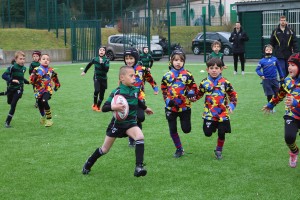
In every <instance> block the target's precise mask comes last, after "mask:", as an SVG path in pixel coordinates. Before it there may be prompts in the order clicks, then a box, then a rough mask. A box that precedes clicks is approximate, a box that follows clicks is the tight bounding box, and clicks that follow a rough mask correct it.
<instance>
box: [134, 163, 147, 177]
mask: <svg viewBox="0 0 300 200" xmlns="http://www.w3.org/2000/svg"><path fill="white" fill-rule="evenodd" d="M146 174H147V170H146V169H145V168H144V166H143V164H139V165H137V166H136V167H135V170H134V176H135V177H140V176H146Z"/></svg>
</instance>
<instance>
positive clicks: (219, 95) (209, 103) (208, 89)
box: [197, 75, 237, 122]
mask: <svg viewBox="0 0 300 200" xmlns="http://www.w3.org/2000/svg"><path fill="white" fill-rule="evenodd" d="M204 95H205V101H204V112H203V114H202V118H203V119H207V120H212V121H218V122H222V121H225V120H228V119H229V114H228V111H227V106H229V107H230V108H231V109H232V110H234V108H235V107H236V104H237V93H236V91H235V90H234V89H233V87H232V85H231V83H230V82H229V81H228V80H227V79H225V78H223V77H222V75H219V76H218V77H217V78H215V79H214V78H212V77H211V76H209V75H208V77H207V78H205V79H203V80H202V81H201V82H200V85H199V90H198V94H197V99H200V98H201V97H203V96H204ZM226 96H227V98H228V100H229V105H226V103H225V102H226Z"/></svg>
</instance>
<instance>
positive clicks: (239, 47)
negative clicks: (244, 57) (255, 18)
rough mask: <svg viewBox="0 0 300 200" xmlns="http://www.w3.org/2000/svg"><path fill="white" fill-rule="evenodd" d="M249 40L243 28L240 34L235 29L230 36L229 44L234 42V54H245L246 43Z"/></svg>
mask: <svg viewBox="0 0 300 200" xmlns="http://www.w3.org/2000/svg"><path fill="white" fill-rule="evenodd" d="M248 40H249V37H248V35H247V33H246V32H244V31H243V29H242V27H241V29H240V32H237V31H236V28H234V29H233V32H232V33H231V35H230V38H229V42H232V43H233V44H232V53H245V42H246V41H248Z"/></svg>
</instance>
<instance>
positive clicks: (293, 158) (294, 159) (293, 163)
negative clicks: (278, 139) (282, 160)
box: [289, 151, 298, 168]
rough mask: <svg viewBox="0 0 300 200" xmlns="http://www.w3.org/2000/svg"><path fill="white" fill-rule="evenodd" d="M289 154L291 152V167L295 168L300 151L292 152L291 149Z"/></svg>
mask: <svg viewBox="0 0 300 200" xmlns="http://www.w3.org/2000/svg"><path fill="white" fill-rule="evenodd" d="M289 154H290V159H289V165H290V167H292V168H295V167H296V166H297V161H298V152H297V153H292V152H291V151H290V152H289Z"/></svg>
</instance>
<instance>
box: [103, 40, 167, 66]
mask: <svg viewBox="0 0 300 200" xmlns="http://www.w3.org/2000/svg"><path fill="white" fill-rule="evenodd" d="M145 46H147V37H146V36H144V35H134V34H133V35H130V34H128V35H125V34H117V35H111V36H109V37H108V44H107V50H106V55H107V57H108V58H109V59H110V60H114V59H116V58H123V55H124V51H125V49H126V48H130V47H133V48H136V49H138V50H139V52H140V53H141V52H142V48H143V47H145ZM150 50H151V55H152V57H153V59H154V60H156V61H158V60H160V59H161V58H162V56H163V49H162V47H161V46H160V45H159V44H155V43H150Z"/></svg>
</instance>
